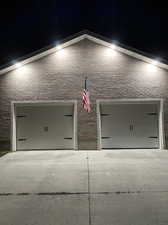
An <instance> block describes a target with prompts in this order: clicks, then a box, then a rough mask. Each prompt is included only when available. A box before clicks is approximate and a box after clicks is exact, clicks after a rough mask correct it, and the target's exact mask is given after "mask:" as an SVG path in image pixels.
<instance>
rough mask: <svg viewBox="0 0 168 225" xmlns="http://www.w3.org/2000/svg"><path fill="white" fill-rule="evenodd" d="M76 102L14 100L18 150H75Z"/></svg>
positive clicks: (15, 141) (14, 135) (14, 129)
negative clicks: (20, 101) (22, 101)
mask: <svg viewBox="0 0 168 225" xmlns="http://www.w3.org/2000/svg"><path fill="white" fill-rule="evenodd" d="M75 109H76V106H75V103H73V102H64V103H63V102H62V103H61V102H59V103H58V102H57V103H14V123H13V142H14V144H15V150H47V149H49V150H55V149H63V150H64V149H66V150H67V149H69V150H72V149H76V136H75V135H76V110H75Z"/></svg>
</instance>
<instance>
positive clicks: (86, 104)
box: [82, 78, 91, 113]
mask: <svg viewBox="0 0 168 225" xmlns="http://www.w3.org/2000/svg"><path fill="white" fill-rule="evenodd" d="M88 88H89V87H88V80H87V78H85V88H84V90H83V94H82V105H83V108H84V109H85V110H86V111H87V112H88V113H89V112H90V111H91V108H90V93H89V90H88Z"/></svg>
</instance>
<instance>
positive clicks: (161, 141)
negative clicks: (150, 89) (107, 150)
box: [96, 98, 165, 150]
mask: <svg viewBox="0 0 168 225" xmlns="http://www.w3.org/2000/svg"><path fill="white" fill-rule="evenodd" d="M142 103H144V104H148V103H154V104H157V105H158V107H159V117H158V118H159V148H158V149H160V150H161V149H164V146H165V139H164V136H165V135H164V110H163V99H162V98H141V99H137V98H127V99H106V100H105V99H98V100H97V101H96V105H97V149H98V150H102V143H101V115H100V105H105V104H108V105H109V104H142Z"/></svg>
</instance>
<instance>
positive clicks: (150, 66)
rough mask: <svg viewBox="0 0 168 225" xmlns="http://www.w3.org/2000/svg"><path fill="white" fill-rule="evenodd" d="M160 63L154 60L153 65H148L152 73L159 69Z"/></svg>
mask: <svg viewBox="0 0 168 225" xmlns="http://www.w3.org/2000/svg"><path fill="white" fill-rule="evenodd" d="M157 65H158V61H157V60H153V61H152V62H151V63H149V64H148V69H149V71H150V72H154V71H156V69H157Z"/></svg>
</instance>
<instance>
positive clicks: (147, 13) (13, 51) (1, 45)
mask: <svg viewBox="0 0 168 225" xmlns="http://www.w3.org/2000/svg"><path fill="white" fill-rule="evenodd" d="M5 2H6V3H5V4H4V3H3V5H2V3H1V6H0V65H2V64H4V63H8V62H11V61H12V60H17V58H19V57H21V56H24V55H25V54H28V53H31V52H33V51H35V50H38V49H40V48H42V47H45V46H47V45H50V44H52V43H56V42H57V41H58V40H61V39H63V38H65V37H67V36H69V35H71V34H74V33H77V32H79V31H81V30H84V29H88V30H90V31H93V32H95V33H98V34H101V35H104V36H106V37H108V38H110V39H111V40H117V41H118V42H119V43H122V44H125V45H128V46H130V47H133V48H136V49H138V50H141V51H144V52H146V53H151V54H153V55H154V56H156V58H157V57H159V58H163V59H167V60H168V31H167V29H168V23H167V22H168V13H167V7H166V5H164V4H163V3H162V1H157V3H155V2H154V1H148V0H146V1H144V0H141V1H136V0H134V1H128V0H123V1H119V0H118V1H117V0H111V1H105V0H102V1H98V0H97V1H93V0H90V3H89V1H88V2H87V1H70V0H69V1H64V0H62V1H56V0H55V1H54V0H53V1H51V0H45V1H43V0H34V1H31V0H29V1H23V0H22V1H7V0H6V1H5Z"/></svg>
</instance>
